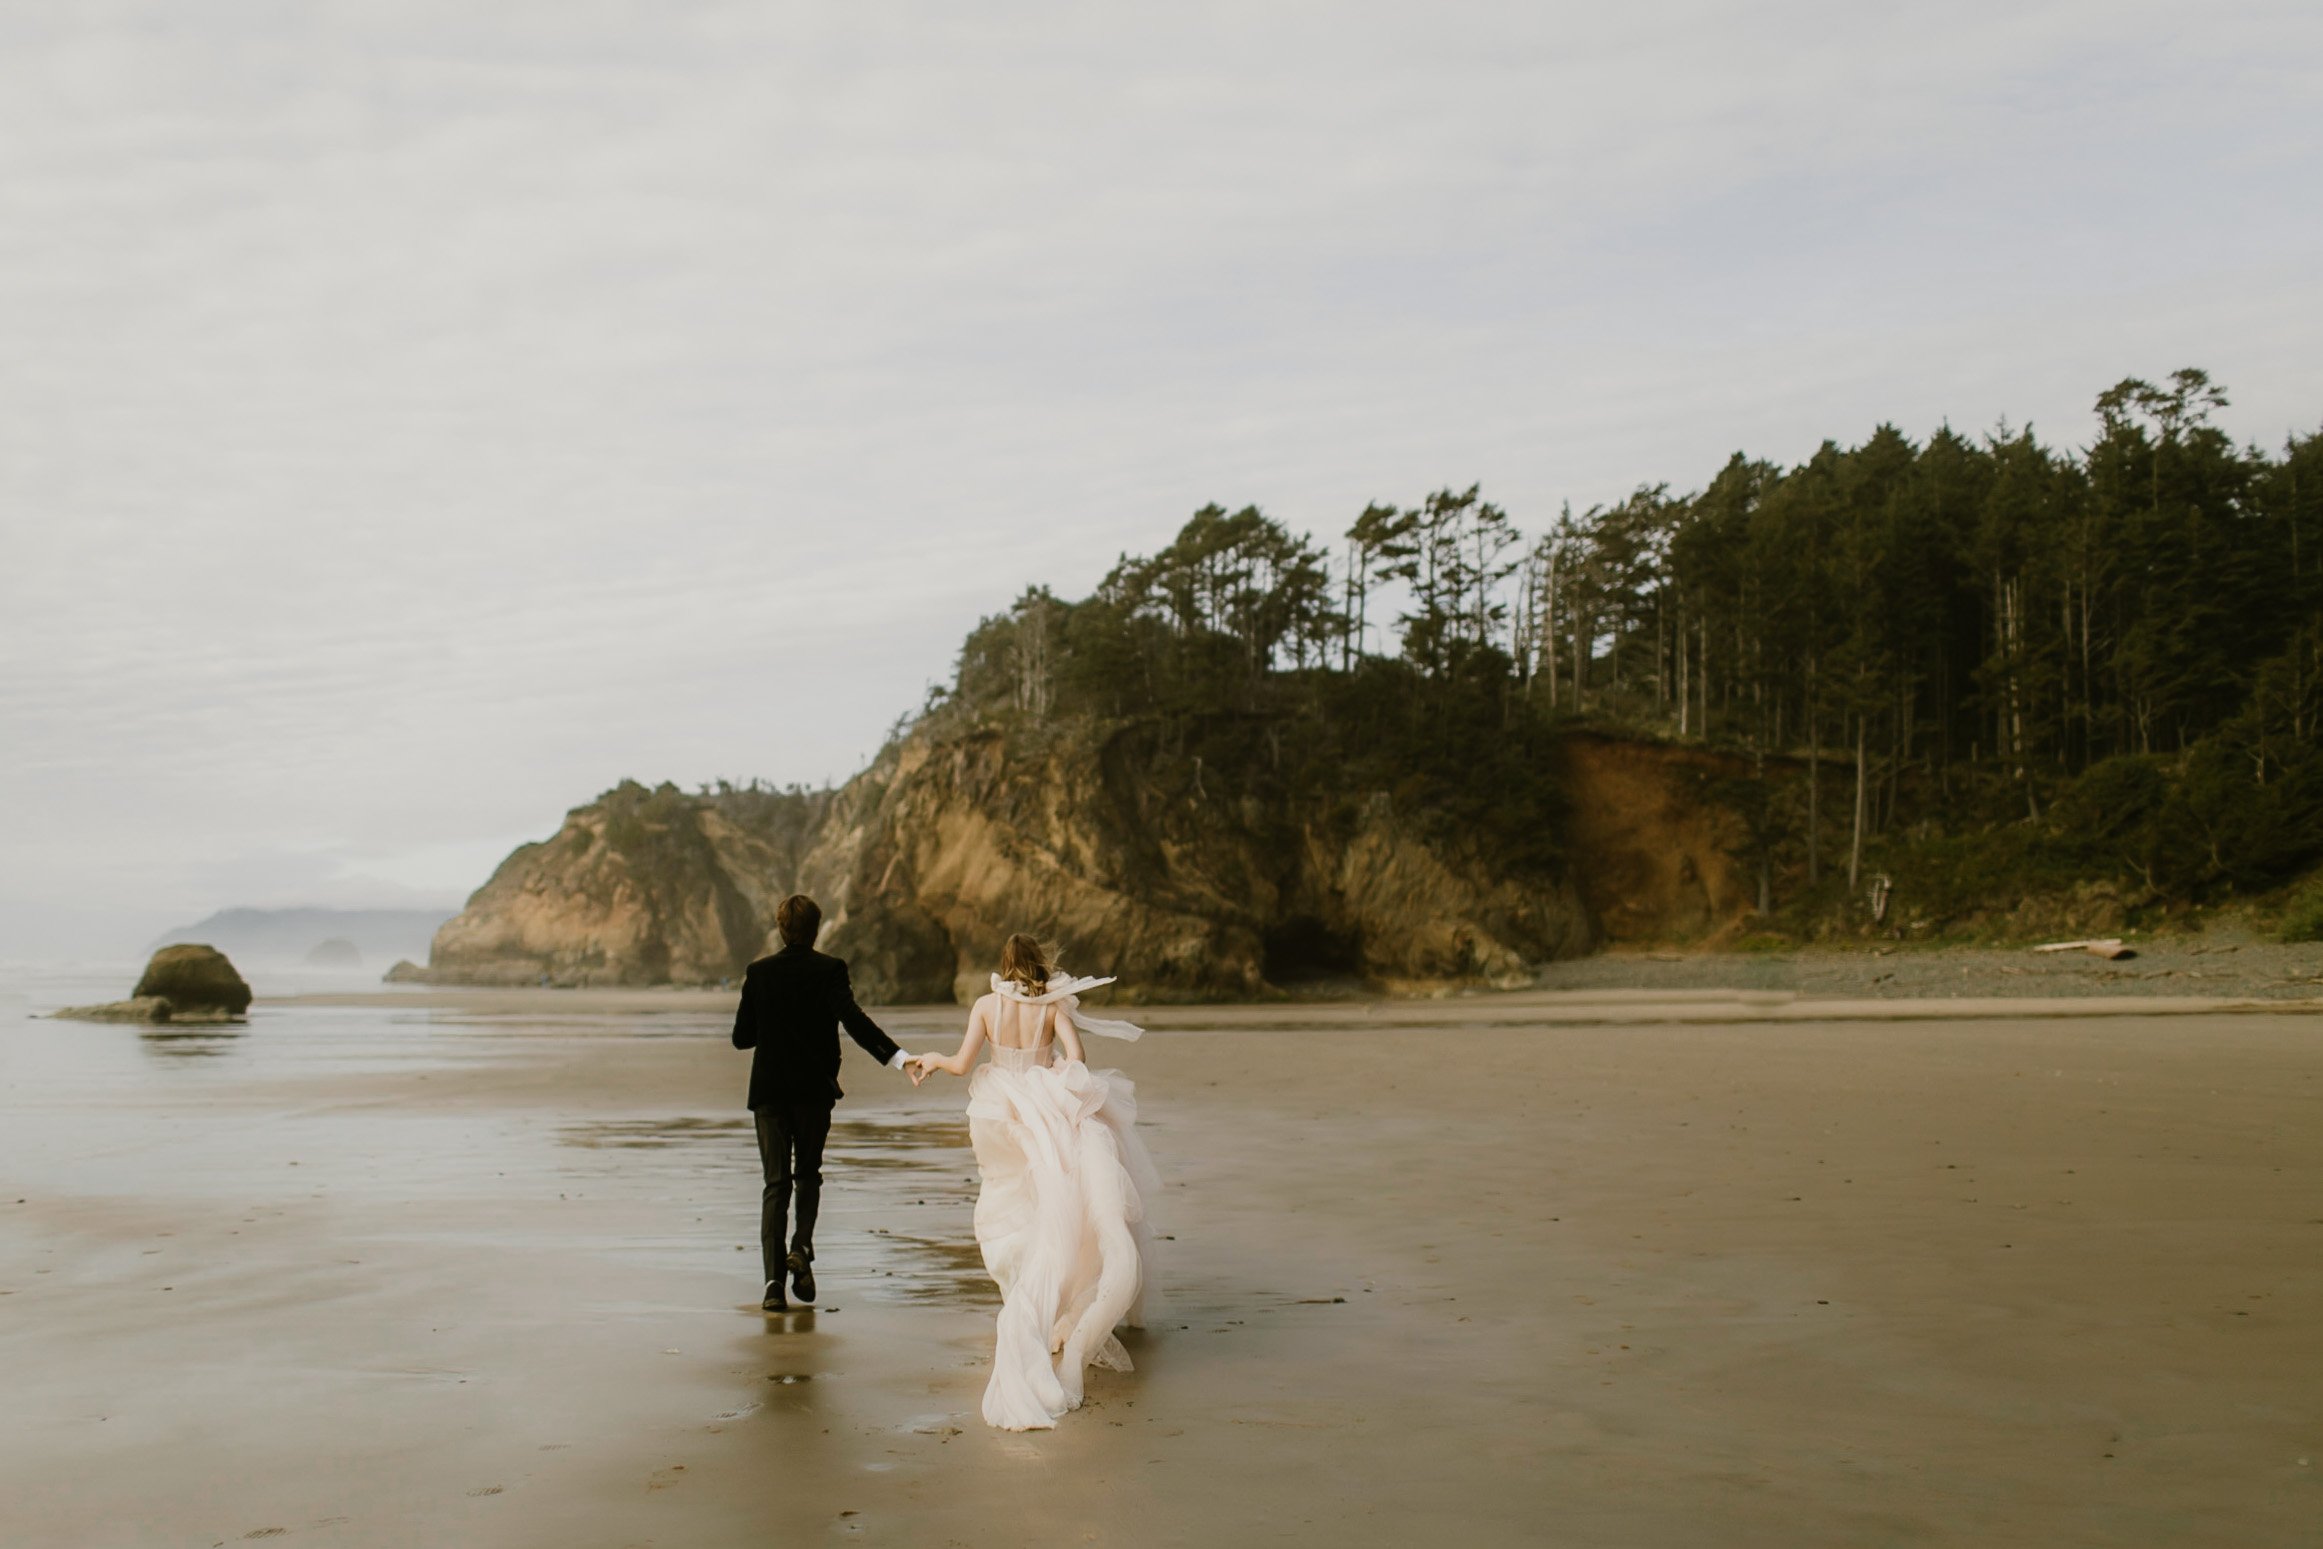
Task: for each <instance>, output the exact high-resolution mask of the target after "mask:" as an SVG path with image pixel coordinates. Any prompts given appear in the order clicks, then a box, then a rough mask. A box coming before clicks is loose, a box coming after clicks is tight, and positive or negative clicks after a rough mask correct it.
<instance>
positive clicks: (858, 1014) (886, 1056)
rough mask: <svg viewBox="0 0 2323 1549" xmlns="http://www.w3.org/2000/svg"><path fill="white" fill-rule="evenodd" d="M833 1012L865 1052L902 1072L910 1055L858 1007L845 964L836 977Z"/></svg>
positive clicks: (888, 1066)
mask: <svg viewBox="0 0 2323 1549" xmlns="http://www.w3.org/2000/svg"><path fill="white" fill-rule="evenodd" d="M833 988H834V993H833V996H832V1006H831V1009H832V1010H833V1011H835V1012H837V1013H838V1015H839V1025H840V1026H841V1027H844V1028H845V1029H847V1036H848V1037H850V1038H852V1039H854V1040H855V1041H856V1042H857V1043H859V1044H861V1045H863V1052H864V1053H866V1054H868V1055H870V1056H871V1057H872V1058H873V1059H875V1060H877V1061H879V1063H880V1064H882V1065H885V1066H886V1067H887V1068H888V1069H890V1070H901V1069H902V1068H903V1062H904V1061H905V1060H907V1059H909V1058H911V1056H910V1055H908V1054H906V1053H904V1052H903V1050H902V1049H900V1048H898V1047H896V1042H895V1040H894V1039H892V1038H890V1037H888V1036H887V1034H886V1033H884V1032H882V1031H880V1027H879V1024H878V1023H877V1022H874V1021H872V1020H871V1018H870V1016H869V1015H868V1014H867V1013H866V1012H865V1011H864V1009H863V1008H862V1007H861V1006H858V1005H856V1004H855V985H854V982H853V981H852V980H851V979H850V978H849V977H848V976H847V965H846V964H845V963H841V964H840V965H839V971H838V973H837V974H836V975H835V976H834V986H833Z"/></svg>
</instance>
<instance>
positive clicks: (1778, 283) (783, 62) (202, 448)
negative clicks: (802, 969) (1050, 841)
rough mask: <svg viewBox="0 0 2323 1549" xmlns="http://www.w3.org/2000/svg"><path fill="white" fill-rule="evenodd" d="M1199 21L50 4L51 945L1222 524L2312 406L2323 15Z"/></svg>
mask: <svg viewBox="0 0 2323 1549" xmlns="http://www.w3.org/2000/svg"><path fill="white" fill-rule="evenodd" d="M1145 11H1146V14H1144V15H1142V16H1135V15H1131V14H1129V13H1128V12H1127V11H1125V10H1122V9H1116V8H1109V7H1090V6H1078V7H1067V6H1056V7H1043V6H1010V5H1005V4H997V5H995V4H988V5H981V6H975V7H959V6H938V5H927V6H915V7H905V6H890V5H877V4H871V5H866V4H849V5H825V6H815V7H780V6H770V5H763V4H753V5H707V4H683V3H676V0H662V3H656V4H640V5H629V6H624V5H574V4H571V3H569V0H557V3H553V4H539V5H529V6H528V5H495V6H476V5H473V4H441V5H437V4H425V3H411V0H399V3H394V4H376V5H360V4H342V5H333V6H314V5H310V4H287V3H286V4H280V5H263V4H244V3H232V0H205V3H203V4H201V5H186V4H184V3H182V0H162V3H151V4H112V5H84V6H71V5H58V6H42V7H37V8H34V7H23V8H13V9H11V10H9V11H7V12H5V13H0V323H4V324H5V329H6V333H5V337H6V340H7V343H8V349H7V351H6V354H5V356H4V357H0V543H4V545H5V547H4V550H0V560H4V564H0V609H4V614H0V616H4V617H5V620H6V622H5V626H4V633H0V854H4V856H5V867H4V875H0V956H5V955H18V954H21V953H26V952H41V951H54V950H63V949H67V948H71V949H86V948H93V947H118V946H120V945H122V944H124V943H127V944H131V945H133V944H134V943H135V942H137V941H139V940H141V939H142V938H143V935H144V933H145V932H146V931H147V930H148V929H150V928H155V927H158V926H160V925H164V924H168V923H172V922H174V921H177V920H180V919H184V918H189V917H191V916H193V915H196V914H199V913H201V912H204V911H206V910H208V909H210V908H213V907H217V906H220V905H226V904H235V903H252V904H269V903H294V902H341V903H357V902H362V903H369V902H394V901H397V900H399V899H408V898H424V899H428V900H436V899H441V900H446V901H456V900H457V899H458V898H459V897H460V896H462V895H463V894H464V893H465V891H466V890H467V889H468V888H469V887H472V886H473V885H475V884H476V883H477V882H480V881H481V880H482V878H483V876H484V875H485V873H486V872H488V871H489V869H490V866H491V864H492V863H493V861H494V860H496V859H497V858H498V856H499V854H500V853H502V852H503V851H504V850H505V849H506V848H507V847H508V846H509V845H510V844H512V843H513V842H515V841H516V840H517V839H519V838H523V837H527V836H538V835H541V834H545V833H546V832H548V831H550V830H551V829H553V828H554V826H555V824H556V821H557V817H558V814H559V813H561V812H562V811H563V810H564V809H565V808H566V807H568V806H570V805H573V804H575V803H577V802H580V801H582V800H585V799H586V798H588V797H589V796H591V795H593V794H594V793H595V792H596V791H598V790H600V789H602V788H603V787H604V786H606V785H608V784H610V783H612V782H613V781H614V780H616V779H618V778H620V777H622V776H625V775H634V776H636V777H638V778H640V779H645V780H655V779H660V778H665V777H667V778H673V779H676V780H679V781H680V782H682V783H688V784H691V783H693V782H696V781H698V780H702V779H707V778H714V777H718V776H729V777H734V778H747V777H750V776H754V775H756V776H764V777H768V778H772V779H777V780H792V779H796V780H804V781H815V780H822V779H827V778H835V777H841V776H844V775H845V774H847V773H849V772H850V771H852V770H853V769H854V768H855V767H856V766H857V765H858V764H859V763H860V762H861V761H862V760H863V759H864V758H865V757H866V756H867V755H868V754H869V752H870V751H871V750H872V749H873V748H874V747H875V746H876V745H877V743H878V742H879V740H880V737H881V734H882V732H883V731H884V729H885V728H886V727H887V726H888V725H889V724H890V723H891V722H892V721H893V720H894V719H895V718H896V716H897V715H898V714H900V713H902V712H904V711H906V710H908V709H910V708H911V707H912V706H913V705H914V704H916V703H917V702H918V700H919V699H920V697H921V694H922V691H923V689H924V686H925V685H926V683H927V682H928V681H929V680H930V679H932V678H938V677H941V676H944V675H945V673H946V672H947V670H948V668H949V665H950V662H951V657H952V652H953V648H954V646H955V645H956V644H957V642H958V640H959V637H960V635H961V634H962V632H963V631H964V630H965V629H966V628H967V627H968V626H969V625H971V624H972V623H973V622H974V621H975V619H976V618H977V617H978V616H979V615H980V614H982V613H985V612H989V611H993V610H994V609H996V608H998V607H1000V606H1002V605H1004V604H1005V603H1006V602H1007V600H1008V599H1009V598H1010V597H1011V596H1012V595H1013V594H1014V592H1015V591H1017V590H1018V589H1019V588H1020V587H1021V586H1022V585H1023V584H1025V583H1027V582H1030V581H1036V580H1046V581H1050V582H1052V583H1054V584H1056V585H1057V586H1058V588H1059V589H1060V590H1063V591H1066V592H1077V591H1079V590H1081V589H1084V588H1086V587H1087V586H1088V585H1089V584H1090V583H1091V582H1093V581H1094V580H1095V579H1096V578H1097V577H1098V576H1099V575H1101V574H1102V573H1103V571H1104V569H1105V568H1106V566H1107V565H1108V564H1109V563H1110V561H1111V560H1112V559H1113V557H1114V556H1115V555H1116V554H1118V553H1119V552H1121V551H1122V550H1124V549H1131V550H1136V549H1145V548H1150V547H1152V546H1154V545H1155V544H1157V543H1159V542H1161V541H1164V540H1165V539H1166V537H1167V535H1168V534H1169V533H1170V532H1171V531H1172V530H1173V529H1174V528H1175V526H1176V524H1177V523H1178V522H1179V521H1181V520H1182V519H1183V517H1184V516H1185V514H1186V513H1187V512H1188V511H1190V510H1191V509H1192V508H1194V507H1195V506H1197V505H1199V504H1201V503H1202V502H1203V501H1205V500H1210V499H1217V500H1221V501H1226V502H1232V503H1237V504H1239V503H1242V502H1245V501H1256V502H1258V503H1260V504H1262V505H1264V506H1266V507H1267V508H1268V509H1269V510H1270V511H1272V512H1273V513H1275V514H1276V515H1279V516H1282V517H1284V518H1286V519H1288V520H1290V521H1292V522H1293V523H1295V524H1298V525H1302V526H1309V527H1312V528H1315V529H1317V530H1319V531H1324V532H1327V533H1335V532H1336V531H1337V530H1338V529H1339V528H1341V527H1343V526H1344V525H1345V523H1346V522H1347V520H1348V519H1349V518H1350V517H1351V516H1352V515H1353V514H1354V512H1355V511H1357V510H1359V509H1360V508H1361V506H1362V505H1363V503H1364V502H1365V501H1366V500H1367V499H1371V498H1388V499H1406V498H1413V497H1416V496H1418V495H1419V494H1421V493H1424V492H1425V491H1426V490H1427V489H1429V488H1432V487H1435V486H1438V485H1441V484H1445V483H1450V482H1458V483H1466V482H1468V481H1470V480H1473V479H1481V480H1483V481H1484V484H1485V488H1486V490H1487V491H1488V492H1489V493H1491V494H1492V495H1494V496H1495V497H1496V498H1497V499H1498V500H1499V501H1500V502H1501V503H1502V504H1504V505H1505V506H1507V507H1508V508H1509V509H1510V511H1511V512H1512V513H1513V514H1514V515H1515V516H1516V517H1517V518H1518V520H1519V521H1520V523H1523V524H1525V525H1528V526H1531V527H1535V528H1537V527H1538V526H1539V525H1541V524H1542V523H1543V522H1544V521H1546V520H1548V519H1550V518H1552V517H1553V516H1554V514H1555V511H1556V509H1557V505H1558V503H1559V502H1560V501H1562V500H1566V499H1570V500H1572V501H1573V502H1574V503H1575V505H1576V506H1585V505H1587V504H1589V503H1591V502H1593V501H1598V500H1606V499H1612V498H1617V497H1618V496H1619V495H1621V494H1622V493H1624V492H1625V491H1626V490H1627V489H1628V488H1630V487H1631V486H1632V485H1634V484H1636V483H1639V482H1641V481H1649V480H1663V479H1667V480H1669V481H1671V482H1673V483H1675V484H1677V485H1678V486H1680V487H1693V486H1696V485H1698V484H1699V483H1700V482H1701V481H1702V480H1703V479H1704V478H1706V477H1707V476H1708V475H1709V474H1710V473H1711V472H1712V471H1714V469H1715V468H1716V466H1717V464H1718V463H1719V461H1721V460H1722V459H1723V458H1724V456H1725V455H1726V454H1727V453H1728V452H1729V451H1731V450H1733V449H1735V448H1736V447H1747V448H1748V449H1749V450H1751V451H1752V452H1754V453H1757V454H1760V455H1766V456H1772V457H1778V458H1784V459H1796V458H1798V457H1802V456H1804V455H1806V454H1807V453H1808V452H1809V451H1811V450H1812V449H1813V446H1814V444H1815V442H1816V441H1817V440H1819V439H1820V438H1821V437H1822V436H1824V435H1834V436H1839V437H1842V438H1859V437H1860V436H1861V435H1863V434H1864V433H1866V432H1867V431H1869V430H1870V428H1871V427H1872V426H1873V425H1874V424H1876V423H1877V422H1879V421H1881V420H1893V421H1895V422H1896V423H1898V424H1900V425H1901V426H1902V427H1903V428H1904V429H1905V430H1906V431H1907V432H1909V433H1911V434H1912V435H1914V436H1915V437H1918V436H1921V435H1924V434H1925V433H1926V432H1927V431H1928V430H1929V429H1930V428H1932V427H1933V426H1934V425H1935V424H1936V423H1938V422H1939V421H1940V420H1943V419H1946V418H1949V419H1950V420H1951V422H1952V423H1954V424H1955V425H1957V426H1960V427H1962V428H1982V427H1985V426H1988V425H1990V424H1991V423H1992V422H1993V421H1994V420H1995V419H1996V418H1997V417H1998V416H2000V415H2002V414H2004V413H2005V414H2007V415H2008V416H2010V417H2011V418H2012V420H2014V421H2018V422H2021V421H2023V420H2026V419H2028V418H2029V419H2032V420H2033V421H2035V422H2036V424H2037V425H2039V426H2040V427H2041V428H2042V429H2043V430H2044V431H2045V432H2046V433H2047V434H2048V435H2050V436H2051V437H2053V438H2056V439H2059V440H2064V441H2076V440H2079V439H2081V438H2082V437H2083V436H2084V435H2085V434H2086V431H2087V428H2088V424H2089V419H2088V404H2089V400H2090V398H2091V397H2092V396H2093V395H2094V393H2095V392H2096V391H2097V390H2098V389H2099V388H2101V387H2103V386H2105V385H2106V384H2108V383H2110V382H2112V381H2113V380H2115V379H2116V378H2118V377H2120V376H2122V375H2124V374H2129V373H2137V374H2143V375H2149V376H2152V375H2159V374H2161V373H2165V372H2167V371H2169V370H2171V369H2173V368H2175V367H2177V366H2180V365H2187V364H2197V365H2202V366H2204V367H2206V368H2208V369H2209V370H2210V371H2211V372H2212V373H2213V374H2214V375H2216V376H2217V377H2219V378H2220V379H2221V380H2223V381H2224V382H2225V383H2226V384H2227V386H2228V387H2229V389H2230V390H2231V391H2232V393H2233V395H2234V407H2233V409H2232V410H2231V411H2229V413H2228V414H2227V416H2226V420H2227V423H2228V424H2229V426H2230V428H2232V429H2233V430H2234V431H2235V432H2236V433H2237V434H2238V435H2241V436H2244V437H2247V438H2252V439H2256V440H2259V441H2263V442H2267V443H2275V442H2279V440H2280V439H2281V437H2282V436H2283V434H2284V433H2285V432H2286V431H2289V430H2292V429H2311V428H2313V427H2314V426H2315V425H2316V424H2317V422H2318V420H2319V419H2323V379H2319V378H2318V376H2317V373H2316V370H2315V362H2316V361H2317V360H2319V359H2323V306H2319V305H2318V302H2319V301H2323V294H2319V285H2318V280H2317V276H2318V275H2319V274H2323V212H2319V208H2318V205H2317V201H2316V200H2315V197H2314V190H2315V189H2316V188H2317V187H2318V186H2323V154H2319V153H2323V112H2318V111H2317V104H2318V103H2319V102H2323V68H2319V61H2323V13H2319V12H2318V11H2317V9H2316V8H2315V7H2314V6H2313V5H2311V4H2307V3H2299V4H2248V5H2232V4H2229V5H2214V6H2205V7H2191V6H2185V5H2182V4H2170V5H2145V4H2134V3H2120V0H2106V3H2078V4H2060V5H2038V4H2029V5H2028V4H2023V3H2015V4H1975V3H1970V4H1957V3H1956V4H1947V5H1943V6H1935V5H1914V6H1903V7H1894V6H1865V5H1861V4H1851V3H1840V4H1789V5H1780V4H1776V5H1768V4H1757V5H1749V6H1739V5H1737V6H1707V5H1704V6H1687V5H1636V4H1633V5H1629V6H1625V7H1618V8H1617V7H1604V6H1588V7H1577V6H1576V7H1553V6H1544V5H1509V6H1494V7H1482V6H1465V5H1446V4H1441V3H1431V4H1428V5H1417V4H1412V5H1404V6H1391V7H1384V6H1359V5H1332V6H1322V5H1306V6H1268V5H1253V4H1248V3H1245V4H1239V5H1231V6H1226V5H1220V6H1204V5H1185V4H1180V5H1174V6H1169V7H1159V6H1156V7H1148V8H1145Z"/></svg>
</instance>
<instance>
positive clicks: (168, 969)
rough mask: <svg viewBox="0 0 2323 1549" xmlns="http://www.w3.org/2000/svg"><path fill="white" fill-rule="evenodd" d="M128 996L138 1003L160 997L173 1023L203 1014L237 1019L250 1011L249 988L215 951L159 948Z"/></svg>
mask: <svg viewBox="0 0 2323 1549" xmlns="http://www.w3.org/2000/svg"><path fill="white" fill-rule="evenodd" d="M130 993H131V994H132V995H134V996H136V997H137V998H138V999H140V1000H142V999H144V998H145V997H146V996H149V995H158V996H160V997H162V998H163V999H165V1000H167V1001H168V1002H169V1004H170V1012H171V1016H172V1018H173V1020H177V1021H184V1020H186V1019H187V1018H188V1017H189V1016H200V1015H203V1014H205V1013H207V1014H210V1015H224V1016H230V1017H238V1016H240V1015H242V1014H243V1013H244V1012H246V1011H248V1010H249V1009H250V986H249V985H248V984H246V983H244V982H243V980H242V976H241V975H240V974H238V973H236V972H235V971H234V965H233V964H232V963H229V962H228V961H226V954H225V953H223V952H221V951H219V950H218V949H217V948H216V947H206V946H194V945H187V946H177V947H163V948H162V949H161V950H160V951H159V952H156V953H154V954H153V960H152V961H151V962H149V963H147V964H146V965H145V977H144V978H142V979H140V980H138V981H137V988H136V989H135V990H133V991H131V992H130Z"/></svg>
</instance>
